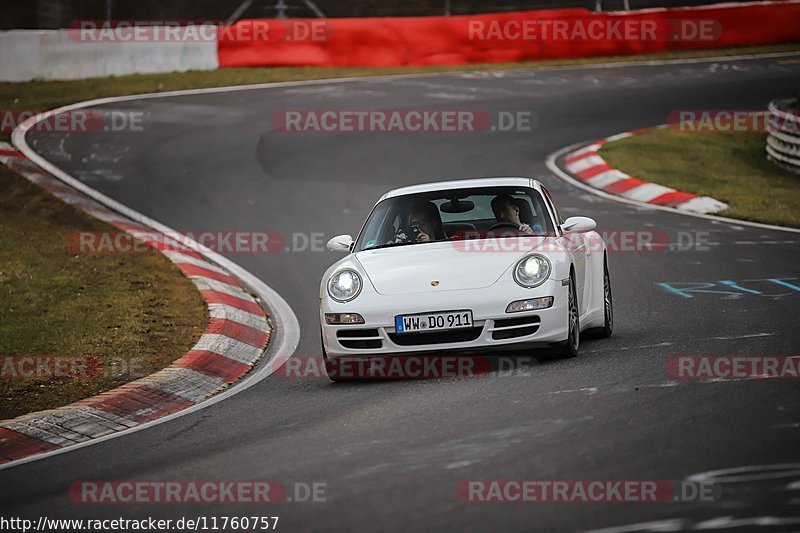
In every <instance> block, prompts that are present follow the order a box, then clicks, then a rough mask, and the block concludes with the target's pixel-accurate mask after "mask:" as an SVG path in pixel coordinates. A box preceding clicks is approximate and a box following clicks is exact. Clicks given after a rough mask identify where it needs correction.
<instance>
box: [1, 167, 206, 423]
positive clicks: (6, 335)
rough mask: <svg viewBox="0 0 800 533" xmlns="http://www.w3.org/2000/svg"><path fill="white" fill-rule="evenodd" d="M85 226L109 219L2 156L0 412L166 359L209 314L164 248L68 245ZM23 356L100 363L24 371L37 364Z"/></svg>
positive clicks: (57, 398) (48, 404) (48, 402)
mask: <svg viewBox="0 0 800 533" xmlns="http://www.w3.org/2000/svg"><path fill="white" fill-rule="evenodd" d="M83 230H86V231H106V230H108V231H114V228H112V227H111V226H108V225H106V224H105V223H103V222H101V221H98V220H96V219H94V218H92V217H90V216H88V215H86V214H85V213H83V212H82V211H79V210H78V209H76V208H74V207H72V206H70V205H68V204H65V203H63V202H62V201H60V200H59V199H57V198H56V197H54V196H52V195H51V194H49V193H48V192H46V191H44V190H43V189H40V188H39V187H37V186H36V185H33V184H32V183H30V182H29V181H28V180H26V179H25V178H23V177H22V176H20V175H18V174H16V173H14V172H12V171H11V170H9V169H7V168H6V167H4V166H1V165H0V365H2V366H0V371H2V374H0V419H6V418H11V417H14V416H18V415H21V414H24V413H27V412H31V411H38V410H41V409H49V408H54V407H60V406H62V405H65V404H68V403H71V402H73V401H77V400H80V399H83V398H86V397H88V396H92V395H94V394H97V393H99V392H102V391H104V390H109V389H111V388H114V387H116V386H118V385H121V384H123V383H126V382H128V381H131V380H133V379H136V378H138V377H140V376H142V375H147V374H150V373H152V372H155V371H156V370H159V369H161V368H164V367H166V366H168V365H169V364H170V363H172V361H174V360H175V359H177V358H178V357H180V356H181V355H183V354H184V353H185V352H186V351H188V350H189V349H190V348H191V347H192V345H193V344H194V343H195V342H196V341H197V339H198V338H199V336H200V335H201V334H202V332H203V330H204V329H205V326H206V324H207V323H208V317H207V311H206V306H205V304H204V302H203V300H202V298H201V296H200V293H199V292H198V291H197V290H196V289H195V287H194V285H193V284H192V282H191V281H189V279H188V278H186V277H184V276H183V274H181V272H180V271H179V270H178V269H177V268H176V267H175V266H174V265H173V264H172V263H171V262H170V261H169V260H168V259H167V258H166V257H164V256H163V255H162V254H160V253H157V252H153V253H138V254H77V255H75V254H74V253H70V252H69V250H68V247H67V243H68V239H69V237H70V232H72V231H83ZM22 356H44V357H51V356H65V357H70V358H75V359H77V360H78V361H82V360H84V358H87V357H92V358H97V359H99V360H100V361H102V372H100V373H99V375H97V376H91V377H81V378H62V379H52V378H48V377H47V376H46V374H45V372H43V371H42V372H40V373H41V374H43V375H44V376H45V377H43V378H42V379H38V378H36V377H34V378H21V377H19V374H20V372H23V373H27V372H28V371H30V370H32V369H34V368H35V365H34V366H33V367H32V366H31V364H30V363H23V362H22V360H21V359H20V357H22ZM41 360H42V359H39V360H37V361H41ZM89 366H90V367H91V365H89ZM50 368H51V369H52V367H50Z"/></svg>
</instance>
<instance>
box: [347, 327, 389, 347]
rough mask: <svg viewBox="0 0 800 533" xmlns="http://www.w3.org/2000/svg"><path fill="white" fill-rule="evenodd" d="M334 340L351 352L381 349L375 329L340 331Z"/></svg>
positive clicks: (378, 334) (379, 338)
mask: <svg viewBox="0 0 800 533" xmlns="http://www.w3.org/2000/svg"><path fill="white" fill-rule="evenodd" d="M336 339H337V340H338V341H339V344H341V345H342V346H343V347H345V348H350V349H351V350H369V349H375V348H381V347H383V340H382V339H381V336H380V333H378V330H377V329H340V330H339V331H337V332H336Z"/></svg>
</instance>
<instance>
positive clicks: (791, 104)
mask: <svg viewBox="0 0 800 533" xmlns="http://www.w3.org/2000/svg"><path fill="white" fill-rule="evenodd" d="M768 109H769V120H768V121H767V147H766V148H767V159H769V160H770V161H773V162H775V163H777V164H779V165H781V166H783V167H786V168H788V169H789V170H791V171H793V172H797V173H800V98H783V99H780V100H773V101H772V102H770V103H769V106H768Z"/></svg>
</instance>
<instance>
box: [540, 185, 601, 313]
mask: <svg viewBox="0 0 800 533" xmlns="http://www.w3.org/2000/svg"><path fill="white" fill-rule="evenodd" d="M542 192H543V193H544V197H545V201H546V202H547V205H548V207H549V208H550V210H551V211H552V212H553V216H554V217H555V219H556V223H557V224H558V225H559V226H560V225H561V224H563V223H564V219H563V218H562V217H561V214H560V213H559V211H558V208H557V207H556V204H555V202H553V199H552V198H551V197H550V193H549V192H548V190H547V189H546V188H545V187H544V186H542ZM558 231H561V230H560V229H559V230H558ZM563 240H564V243H565V244H566V246H567V250H569V253H570V254H571V255H572V262H573V265H574V266H575V292H576V293H577V295H578V312H579V313H580V314H581V315H583V314H585V313H586V311H587V307H588V305H589V298H588V295H589V291H590V290H591V287H590V285H591V283H590V282H589V272H590V269H589V259H590V254H591V249H590V247H589V246H587V244H586V236H585V235H584V234H583V233H570V234H564V235H563Z"/></svg>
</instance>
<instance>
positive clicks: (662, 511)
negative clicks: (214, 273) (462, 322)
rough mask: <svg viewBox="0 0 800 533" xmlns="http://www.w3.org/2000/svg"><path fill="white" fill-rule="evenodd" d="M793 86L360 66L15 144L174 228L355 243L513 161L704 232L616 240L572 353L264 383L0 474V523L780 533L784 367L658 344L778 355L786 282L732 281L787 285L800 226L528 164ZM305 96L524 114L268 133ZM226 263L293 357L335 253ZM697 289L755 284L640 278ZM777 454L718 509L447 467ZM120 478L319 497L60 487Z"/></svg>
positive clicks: (626, 222)
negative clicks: (418, 202)
mask: <svg viewBox="0 0 800 533" xmlns="http://www.w3.org/2000/svg"><path fill="white" fill-rule="evenodd" d="M798 81H800V62H799V61H798V60H797V59H796V58H769V59H741V60H736V61H725V62H722V61H720V62H716V61H709V62H699V63H691V64H671V65H636V66H625V67H619V68H608V67H603V66H599V67H591V68H572V69H552V70H530V71H524V70H523V71H512V72H496V73H476V74H443V75H435V76H424V77H409V78H395V79H365V80H363V81H356V82H348V83H330V84H316V85H307V86H299V87H280V88H273V89H254V90H247V91H237V92H230V93H210V94H202V95H190V96H177V97H167V98H159V99H150V100H136V101H131V102H124V103H119V104H114V105H110V106H107V107H109V108H114V109H124V110H140V111H144V112H146V114H147V117H148V120H147V124H148V127H147V130H146V131H145V132H139V133H137V132H126V133H104V134H101V133H97V134H81V135H71V136H63V135H53V134H43V133H33V134H31V135H29V139H28V140H29V142H31V144H32V146H33V147H34V148H35V149H36V150H37V151H38V152H40V153H41V154H42V155H44V156H45V157H46V158H48V159H49V160H50V161H52V162H53V163H54V164H56V165H57V166H59V167H60V168H62V169H64V170H66V171H67V172H69V173H71V174H72V175H74V176H76V177H78V178H80V179H81V180H83V181H85V182H86V183H87V184H89V185H91V186H92V187H95V188H97V189H98V190H100V191H101V192H103V193H105V194H107V195H109V196H110V197H112V198H114V199H115V200H118V201H121V202H123V203H125V204H127V205H129V206H130V207H132V208H134V209H136V210H138V211H141V212H142V213H144V214H145V215H148V216H150V217H152V218H154V219H156V220H159V221H161V222H164V223H165V224H167V225H169V226H171V227H174V228H177V229H182V230H185V231H200V230H220V229H224V230H242V231H264V230H268V231H274V232H277V233H279V234H280V235H282V236H284V237H285V238H286V239H287V242H288V241H290V240H291V236H292V235H293V234H305V235H310V234H317V233H322V234H324V236H325V239H327V238H330V237H331V236H333V235H336V234H340V233H356V232H357V231H358V229H359V228H360V225H361V223H362V222H363V219H364V217H365V216H366V214H367V213H368V212H369V209H370V208H371V207H372V205H373V203H374V201H375V200H376V199H377V198H378V197H379V196H380V195H381V194H382V193H383V192H385V191H386V190H388V189H390V188H393V187H396V186H400V185H405V184H411V183H419V182H424V181H430V180H440V179H453V178H462V177H477V176H489V175H532V176H537V177H540V179H542V180H543V181H544V182H545V183H546V185H547V186H548V187H549V188H550V190H551V193H552V194H553V196H554V197H555V199H556V202H557V203H558V204H559V205H560V206H561V208H562V210H563V211H564V212H565V213H566V214H569V215H573V214H582V215H588V216H591V217H593V218H595V219H596V220H597V221H598V225H599V228H600V229H605V230H609V231H620V230H628V231H631V230H642V231H654V232H664V233H663V234H666V235H668V239H669V240H671V241H677V240H678V239H679V238H684V237H685V236H686V235H692V236H694V237H693V238H695V239H696V238H697V237H698V236H700V238H703V239H706V240H707V241H708V243H710V244H708V245H707V246H703V247H700V248H698V247H694V248H692V249H690V250H684V251H677V250H661V251H658V252H656V251H640V252H613V253H612V254H611V256H610V263H611V273H612V280H613V283H614V291H615V308H616V331H615V334H614V336H613V337H612V338H611V339H608V340H587V341H585V342H584V343H583V345H582V353H581V355H580V356H579V357H578V358H576V359H573V360H567V361H557V362H542V364H537V365H533V366H530V367H528V368H526V370H525V371H524V372H497V373H494V374H491V375H490V376H488V377H485V378H483V379H465V380H421V381H403V382H381V383H372V384H352V385H349V384H344V385H341V384H337V385H334V384H331V383H329V382H328V380H327V379H325V378H324V377H316V378H315V377H309V378H305V379H288V378H286V377H282V376H281V375H274V376H271V377H270V378H267V379H266V380H264V381H262V382H261V383H259V384H258V385H256V386H254V387H252V388H250V389H248V390H246V391H244V392H242V393H241V394H238V395H235V396H233V397H232V398H229V399H227V400H225V401H223V402H220V403H217V404H215V405H213V406H211V407H209V408H207V409H204V410H201V411H199V412H196V413H193V414H190V415H187V416H184V417H181V418H179V419H176V420H173V421H171V422H168V423H165V424H161V425H158V426H155V427H153V428H151V429H148V430H146V431H141V432H138V433H134V434H131V435H128V436H123V437H120V438H117V439H112V440H110V441H107V442H103V443H100V444H98V445H95V446H90V447H87V448H83V449H80V450H77V451H74V452H70V453H66V454H62V455H58V456H55V457H51V458H48V459H45V460H42V461H37V462H33V463H30V464H25V465H21V466H19V467H16V468H12V469H9V470H5V471H2V472H0V500H2V515H3V516H24V517H34V518H35V517H38V516H40V515H46V516H48V517H50V518H53V517H75V518H80V517H83V518H113V517H136V518H144V517H147V516H157V517H172V518H175V517H180V516H198V515H205V516H212V515H217V516H219V515H228V516H233V515H236V516H244V515H250V516H252V515H269V516H279V517H280V524H279V526H278V527H280V528H281V529H283V530H285V531H301V530H323V529H326V530H327V529H334V530H345V529H346V530H363V531H377V530H392V531H395V530H411V531H414V530H421V531H433V530H440V529H448V530H474V531H485V530H504V531H580V530H593V529H599V528H605V527H612V526H624V525H628V524H639V523H655V524H651V525H650V526H642V527H632V528H630V529H622V530H624V531H639V530H642V531H646V530H653V531H655V530H659V531H677V530H688V529H692V528H695V527H696V528H701V527H702V528H704V529H714V530H726V529H730V530H732V531H749V530H754V529H757V530H763V531H792V530H798V529H799V528H800V525H799V524H800V507H799V505H800V492H798V490H797V486H794V488H792V486H791V484H792V483H793V482H796V481H797V480H798V479H799V478H800V472H798V471H797V470H798V469H797V467H798V466H800V465H798V463H800V454H799V453H798V450H800V388H799V387H798V384H797V381H796V380H763V379H755V380H746V381H714V382H692V381H675V380H673V379H672V378H671V377H670V376H669V375H668V374H667V372H666V370H665V365H666V362H667V361H668V359H669V358H670V357H673V356H675V355H793V354H797V347H798V346H799V345H800V332H798V329H797V323H798V322H797V312H798V309H800V307H799V306H798V304H800V292H798V291H796V290H794V289H792V288H791V287H788V286H784V285H779V284H776V283H774V282H764V281H745V280H757V279H765V278H792V277H800V269H799V268H798V265H797V260H798V257H799V256H798V242H800V238H798V237H797V235H796V234H790V233H784V232H778V231H769V230H763V229H756V228H748V227H744V226H737V225H731V224H727V223H720V222H713V221H708V220H703V219H697V218H691V217H686V216H682V215H679V214H672V213H667V212H663V211H656V210H652V209H647V208H639V207H634V206H630V205H624V204H621V203H617V202H614V201H610V200H606V199H602V198H598V197H596V196H593V195H591V194H589V193H587V192H584V191H580V190H578V189H575V188H573V187H571V186H569V185H567V184H566V183H564V182H562V181H560V180H558V179H557V178H555V177H552V176H550V175H548V173H547V171H546V168H545V165H544V160H545V158H546V156H547V155H548V154H550V153H552V152H554V151H556V150H558V149H560V148H562V147H564V146H566V145H569V144H572V143H576V142H579V141H591V140H594V139H598V138H602V137H605V136H607V135H611V134H614V133H617V132H620V131H625V130H630V129H634V128H638V127H642V126H649V125H655V124H659V123H663V122H665V120H666V117H667V116H668V115H669V113H670V112H672V111H674V110H678V109H721V108H727V109H763V108H765V106H766V104H767V102H768V101H769V100H770V99H771V98H773V97H777V96H781V95H786V94H793V93H794V92H795V91H796V89H797V83H798ZM301 108H312V109H328V108H336V109H375V108H380V109H419V108H426V109H428V108H433V109H462V110H484V111H486V112H488V113H489V114H490V115H491V116H495V115H496V114H497V113H498V112H501V111H511V112H517V111H532V112H533V113H534V114H535V116H536V117H537V119H536V120H535V121H534V122H535V128H533V129H532V130H531V131H510V132H501V131H484V132H478V133H425V134H423V133H404V134H397V133H381V134H365V133H310V134H298V133H294V134H289V133H281V132H275V131H271V130H272V129H273V128H272V126H273V118H274V115H275V113H278V112H281V111H283V110H287V109H301ZM764 194H765V195H766V196H767V197H768V195H769V191H764ZM767 201H769V200H768V199H767ZM681 232H686V233H684V234H683V235H684V237H679V235H681ZM300 244H302V243H300ZM226 255H229V256H230V257H231V258H233V259H234V260H235V261H237V262H238V263H239V264H240V265H242V266H243V267H245V268H247V269H248V270H249V271H251V272H252V273H254V274H255V275H256V276H258V277H260V278H261V279H263V280H265V281H266V282H267V283H268V284H270V285H271V286H272V287H273V288H275V289H276V290H278V292H279V293H280V294H281V295H282V296H283V297H284V298H285V299H286V301H287V302H288V303H289V304H290V305H291V307H292V308H293V310H294V312H295V314H296V315H297V317H298V319H299V322H300V327H301V330H302V336H301V341H300V345H299V347H298V349H297V351H296V352H295V353H296V354H299V355H318V354H319V351H320V348H319V333H318V324H317V286H318V282H319V278H320V275H321V274H322V272H323V271H324V270H325V268H326V267H327V266H328V265H329V264H330V263H331V262H333V261H334V260H336V259H337V258H338V256H336V255H335V254H332V253H329V252H318V251H302V252H286V251H284V252H279V253H270V254H241V253H238V254H226ZM715 280H733V281H737V282H740V283H741V285H742V286H743V287H745V288H749V289H750V290H751V291H756V292H758V293H759V294H755V293H754V292H746V291H739V290H730V292H738V293H740V294H739V295H731V294H715V293H695V294H694V296H695V297H694V298H691V299H689V298H683V297H681V296H680V295H677V294H675V293H671V292H669V291H668V290H665V289H664V288H663V287H662V286H659V285H658V283H659V282H704V281H709V282H713V281H715ZM781 464H783V465H789V466H784V467H775V468H776V469H777V472H773V474H772V475H760V476H745V478H742V477H741V476H737V477H735V478H729V481H727V482H725V483H724V484H723V485H722V487H723V497H722V498H721V499H720V500H719V501H717V502H712V503H708V502H706V503H691V504H678V503H659V504H621V503H607V504H587V503H571V504H570V503H568V504H564V503H561V504H541V503H527V504H511V503H490V504H487V503H466V502H463V501H461V500H459V499H458V498H457V497H456V486H457V484H458V482H459V481H461V480H467V479H538V480H591V479H599V480H603V479H683V478H686V477H688V476H691V475H696V474H699V473H703V472H708V471H713V470H718V469H729V468H739V467H748V468H746V469H745V471H747V472H750V471H756V472H757V471H759V470H761V469H762V467H764V466H766V467H768V468H771V466H770V465H781ZM791 464H793V465H794V467H791ZM792 468H794V472H793V473H792V472H789V473H786V474H782V472H784V471H786V470H792ZM134 479H135V480H194V479H199V480H235V479H275V480H281V481H283V482H284V483H286V484H291V483H294V482H302V483H314V482H317V483H320V482H321V483H326V485H327V486H326V496H327V502H325V503H313V504H312V503H296V502H293V503H283V504H280V505H276V506H271V507H258V508H256V507H253V506H248V505H233V506H232V505H227V506H223V505H216V506H215V505H209V506H198V505H191V504H187V505H141V504H137V505H131V504H128V505H124V504H120V505H85V504H76V503H74V502H72V501H71V500H70V499H69V498H68V497H67V489H68V487H69V486H70V484H72V483H73V482H75V481H76V480H134ZM795 485H796V484H795ZM725 517H730V518H725ZM764 517H773V519H766V518H764ZM648 527H649V528H650V529H648ZM655 527H661V528H662V529H652V528H655ZM670 528H671V529H670Z"/></svg>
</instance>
